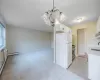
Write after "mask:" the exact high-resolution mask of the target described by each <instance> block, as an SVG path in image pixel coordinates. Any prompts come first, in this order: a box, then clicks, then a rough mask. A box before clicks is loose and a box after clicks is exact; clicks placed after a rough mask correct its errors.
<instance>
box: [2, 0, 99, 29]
mask: <svg viewBox="0 0 100 80" xmlns="http://www.w3.org/2000/svg"><path fill="white" fill-rule="evenodd" d="M55 5H56V7H57V8H58V9H60V11H62V12H63V13H64V14H65V15H66V16H67V19H66V21H65V22H64V24H65V25H67V26H71V25H75V24H79V23H78V22H74V20H75V19H77V18H80V17H85V19H84V20H83V21H82V22H87V21H92V20H96V19H97V18H98V16H99V15H100V0H55ZM51 8H52V0H0V13H1V14H2V15H3V16H4V18H5V21H6V23H7V24H8V25H11V26H14V27H25V28H30V29H36V30H41V31H51V30H52V28H51V27H48V26H47V25H46V24H45V23H44V21H43V20H42V17H41V16H42V15H43V14H44V12H45V11H47V10H48V9H51Z"/></svg>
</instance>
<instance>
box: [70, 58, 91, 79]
mask: <svg viewBox="0 0 100 80" xmlns="http://www.w3.org/2000/svg"><path fill="white" fill-rule="evenodd" d="M69 70H70V71H71V72H73V73H75V74H77V75H78V76H80V77H83V78H84V79H85V80H89V79H88V62H87V59H85V58H82V57H77V58H76V59H75V60H74V61H73V63H72V65H71V66H70V68H69Z"/></svg>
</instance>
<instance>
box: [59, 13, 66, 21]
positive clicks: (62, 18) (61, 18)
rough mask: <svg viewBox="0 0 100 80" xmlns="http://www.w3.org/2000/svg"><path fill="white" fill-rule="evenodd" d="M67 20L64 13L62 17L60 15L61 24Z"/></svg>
mask: <svg viewBox="0 0 100 80" xmlns="http://www.w3.org/2000/svg"><path fill="white" fill-rule="evenodd" d="M65 19H66V16H65V15H64V14H63V13H61V15H60V22H63V21H65Z"/></svg>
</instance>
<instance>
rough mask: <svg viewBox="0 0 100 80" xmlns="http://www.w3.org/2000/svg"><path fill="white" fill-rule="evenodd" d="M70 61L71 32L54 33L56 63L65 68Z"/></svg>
mask: <svg viewBox="0 0 100 80" xmlns="http://www.w3.org/2000/svg"><path fill="white" fill-rule="evenodd" d="M71 63H72V32H71V31H68V32H66V33H56V64H58V65H60V66H61V67H63V68H65V69H67V68H68V67H69V66H70V65H71Z"/></svg>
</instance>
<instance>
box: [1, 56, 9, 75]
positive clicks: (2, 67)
mask: <svg viewBox="0 0 100 80" xmlns="http://www.w3.org/2000/svg"><path fill="white" fill-rule="evenodd" d="M7 58H8V56H7ZM7 58H6V59H5V61H4V62H3V64H2V66H1V68H0V75H1V74H2V71H3V69H4V66H5V64H6V61H7Z"/></svg>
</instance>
